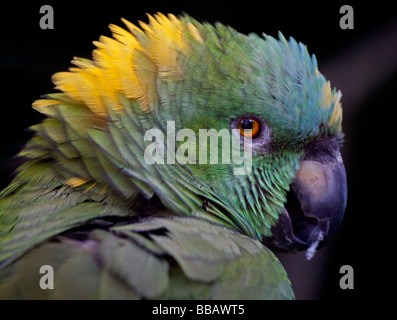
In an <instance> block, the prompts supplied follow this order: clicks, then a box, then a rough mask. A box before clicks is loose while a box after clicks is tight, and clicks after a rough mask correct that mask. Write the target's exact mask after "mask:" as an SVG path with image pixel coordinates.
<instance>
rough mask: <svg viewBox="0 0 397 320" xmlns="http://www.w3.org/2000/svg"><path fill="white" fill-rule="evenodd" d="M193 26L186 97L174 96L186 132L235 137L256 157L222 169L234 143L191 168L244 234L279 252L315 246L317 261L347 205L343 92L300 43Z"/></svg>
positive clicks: (186, 60) (184, 64)
mask: <svg viewBox="0 0 397 320" xmlns="http://www.w3.org/2000/svg"><path fill="white" fill-rule="evenodd" d="M188 21H190V22H191V23H192V24H193V26H194V27H195V28H194V29H193V27H191V28H190V30H191V34H192V36H191V40H190V43H191V46H190V48H191V49H190V50H191V51H190V52H189V53H188V54H187V55H186V56H185V57H184V58H182V59H181V72H182V73H183V81H182V82H181V84H180V85H181V86H182V87H183V90H182V89H180V90H178V89H176V90H175V92H176V94H175V96H174V98H173V102H174V106H175V108H176V110H177V111H175V114H173V115H172V117H175V118H177V119H180V121H179V123H180V127H178V126H177V127H176V131H177V132H178V130H180V129H182V128H190V129H193V131H194V132H195V133H196V137H199V131H200V129H201V130H202V129H207V130H211V129H215V131H214V132H216V133H218V134H219V133H220V132H221V130H223V129H227V130H229V132H231V134H230V135H231V136H234V137H236V136H239V137H238V138H239V139H240V141H241V143H240V144H241V146H242V148H241V150H240V151H241V154H243V149H244V148H245V150H248V151H250V152H251V154H250V156H251V157H252V158H251V161H249V160H248V161H246V162H244V163H243V164H241V162H240V163H239V162H238V161H235V160H236V159H233V155H231V156H230V164H228V163H226V164H225V163H223V164H222V163H221V160H220V157H221V156H223V155H224V154H226V155H229V154H228V153H221V151H220V150H222V151H223V149H222V148H229V145H227V144H226V145H223V144H222V142H221V140H220V139H219V149H218V153H217V154H216V155H217V156H219V158H218V162H219V163H218V164H211V163H210V161H208V163H207V164H203V163H199V162H198V161H197V163H195V164H192V165H190V166H189V169H190V170H191V171H192V172H193V176H194V177H195V179H196V180H199V181H200V182H201V183H202V184H203V185H204V186H206V188H209V189H210V190H211V192H212V193H213V194H214V196H216V197H217V199H219V201H220V202H221V203H222V207H223V208H227V209H222V210H230V215H228V217H229V218H230V219H231V220H232V221H233V222H234V223H235V224H236V225H238V226H239V228H240V229H242V230H244V231H245V232H246V233H247V234H250V235H254V236H255V237H257V238H259V239H261V240H262V241H263V242H264V243H265V244H266V245H268V246H270V247H272V248H277V249H281V250H286V251H291V250H304V249H308V248H311V249H310V250H311V251H310V252H308V256H310V255H311V254H312V253H311V252H313V249H315V248H316V247H317V246H318V245H320V246H322V245H323V244H324V243H325V241H326V240H328V239H329V238H330V237H331V236H332V235H333V234H334V233H335V231H336V230H337V228H338V226H339V224H340V222H341V220H342V217H343V214H344V210H345V206H346V199H347V186H346V174H345V169H344V165H343V161H342V158H341V154H340V148H341V144H342V140H343V134H342V129H341V121H342V108H341V104H340V97H341V93H340V92H338V91H336V90H335V89H334V90H332V89H331V86H330V82H329V81H326V79H325V78H324V76H323V75H322V74H321V73H320V72H319V71H318V69H317V61H316V58H315V57H314V56H310V55H309V53H308V51H307V49H306V47H305V46H304V45H302V44H301V43H298V42H296V41H295V40H294V39H292V38H291V39H290V40H289V41H287V40H286V39H285V38H284V37H283V35H282V34H281V33H280V34H279V39H278V40H276V39H275V38H273V37H270V36H267V35H263V37H259V36H257V35H255V34H250V35H248V36H246V35H242V34H240V33H238V32H236V31H235V30H233V29H232V28H230V27H225V26H223V25H222V24H216V25H215V27H214V26H211V25H209V24H204V25H202V24H199V23H197V22H195V21H193V20H188ZM244 129H248V130H249V131H245V130H244ZM231 144H232V142H231ZM231 149H232V148H231ZM203 150H206V149H203ZM197 153H200V150H198V151H197ZM208 153H209V154H211V150H208ZM197 158H198V157H197ZM245 160H247V159H245ZM244 164H245V169H246V171H245V172H244V171H243V172H238V171H237V170H236V169H237V168H240V169H243V166H244ZM218 206H219V205H218Z"/></svg>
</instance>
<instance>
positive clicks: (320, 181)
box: [264, 146, 347, 259]
mask: <svg viewBox="0 0 397 320" xmlns="http://www.w3.org/2000/svg"><path fill="white" fill-rule="evenodd" d="M332 149H333V148H332ZM346 202H347V184H346V172H345V167H344V165H343V161H342V158H341V155H340V152H339V148H337V150H331V151H330V150H326V151H324V150H323V148H321V147H319V146H315V147H312V148H311V149H309V151H308V153H307V156H306V157H305V158H304V160H303V161H302V163H301V166H300V169H299V170H298V172H297V174H296V176H295V180H294V181H293V183H292V185H291V190H290V192H288V194H287V202H286V204H285V208H284V212H283V214H281V215H280V217H279V220H278V222H277V224H276V225H275V226H274V227H273V228H272V236H271V237H270V238H267V239H264V242H265V244H266V245H268V246H270V247H272V248H275V249H281V250H283V251H296V250H305V249H308V252H307V257H308V259H310V258H311V257H312V255H313V254H314V252H315V250H316V248H317V247H321V246H323V245H324V244H325V242H326V241H327V240H328V239H329V238H330V237H332V235H333V234H334V233H335V232H336V230H337V229H338V227H339V224H340V223H341V221H342V218H343V214H344V211H345V208H346Z"/></svg>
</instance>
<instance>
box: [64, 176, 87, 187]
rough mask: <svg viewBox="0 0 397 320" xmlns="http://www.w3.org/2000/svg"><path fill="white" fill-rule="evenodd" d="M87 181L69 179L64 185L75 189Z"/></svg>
mask: <svg viewBox="0 0 397 320" xmlns="http://www.w3.org/2000/svg"><path fill="white" fill-rule="evenodd" d="M87 182H88V180H85V179H81V178H70V179H67V180H66V181H65V184H66V185H68V186H69V187H72V188H77V187H79V186H81V185H83V184H84V183H87Z"/></svg>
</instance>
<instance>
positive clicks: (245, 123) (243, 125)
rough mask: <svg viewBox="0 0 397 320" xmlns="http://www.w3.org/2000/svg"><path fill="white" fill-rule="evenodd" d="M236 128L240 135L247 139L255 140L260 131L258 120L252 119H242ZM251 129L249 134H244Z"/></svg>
mask: <svg viewBox="0 0 397 320" xmlns="http://www.w3.org/2000/svg"><path fill="white" fill-rule="evenodd" d="M238 128H239V130H240V133H241V135H242V136H244V137H247V138H255V137H256V136H257V135H258V134H259V131H260V129H261V125H260V123H259V121H258V120H256V119H252V118H246V119H242V120H241V121H240V122H239V124H238ZM249 129H251V130H252V131H251V134H248V132H247V133H244V130H249Z"/></svg>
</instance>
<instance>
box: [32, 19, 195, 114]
mask: <svg viewBox="0 0 397 320" xmlns="http://www.w3.org/2000/svg"><path fill="white" fill-rule="evenodd" d="M148 18H149V23H148V24H146V23H143V22H139V24H140V26H141V28H138V27H137V26H135V25H134V24H132V23H130V22H128V21H127V20H125V19H122V21H123V22H124V24H125V25H126V27H127V29H128V30H125V29H123V28H121V27H119V26H116V25H113V24H111V25H110V26H109V28H110V30H111V31H112V36H113V37H112V38H109V37H105V36H101V37H100V39H99V41H94V45H95V46H96V47H97V48H96V49H95V50H94V51H93V60H87V59H81V58H74V60H73V61H72V63H73V64H74V65H75V66H76V67H73V68H70V69H69V72H59V73H56V74H55V75H54V76H53V78H52V79H53V82H54V84H55V88H56V89H58V90H61V91H62V92H63V93H65V94H66V95H67V96H68V97H69V98H71V99H73V100H74V101H76V102H77V103H81V104H84V105H86V106H87V107H88V108H89V109H90V110H91V111H92V112H93V113H95V114H96V115H98V116H100V117H104V118H105V117H106V116H107V114H108V110H107V108H108V107H110V108H112V109H113V110H116V111H117V110H121V109H122V106H121V104H120V102H119V99H118V95H119V94H120V93H122V94H124V95H125V96H126V97H127V98H130V99H135V100H137V101H138V103H139V105H140V107H141V109H142V110H143V111H145V112H150V111H151V110H152V106H153V104H154V103H155V102H156V101H157V99H158V97H157V93H156V83H155V81H156V78H158V77H160V78H161V79H163V80H173V81H177V80H179V79H182V77H183V70H182V68H181V66H180V63H179V58H178V57H179V55H180V54H181V53H183V54H188V53H189V41H188V38H187V37H186V34H187V32H188V33H190V35H191V36H192V37H193V38H194V39H195V40H196V41H198V42H200V43H203V39H202V37H201V35H200V32H199V31H198V29H197V28H196V27H195V26H194V25H193V24H191V23H188V24H186V22H182V21H181V20H179V19H178V18H176V17H175V16H174V15H171V14H170V15H168V16H165V15H163V14H161V13H157V14H155V15H154V16H151V15H148ZM59 103H60V102H59ZM52 104H55V103H53V102H52ZM50 105H51V103H46V102H44V101H43V100H38V102H35V103H34V105H33V106H34V108H36V109H37V110H39V111H40V112H43V113H46V114H48V115H51V110H49V107H50Z"/></svg>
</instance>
